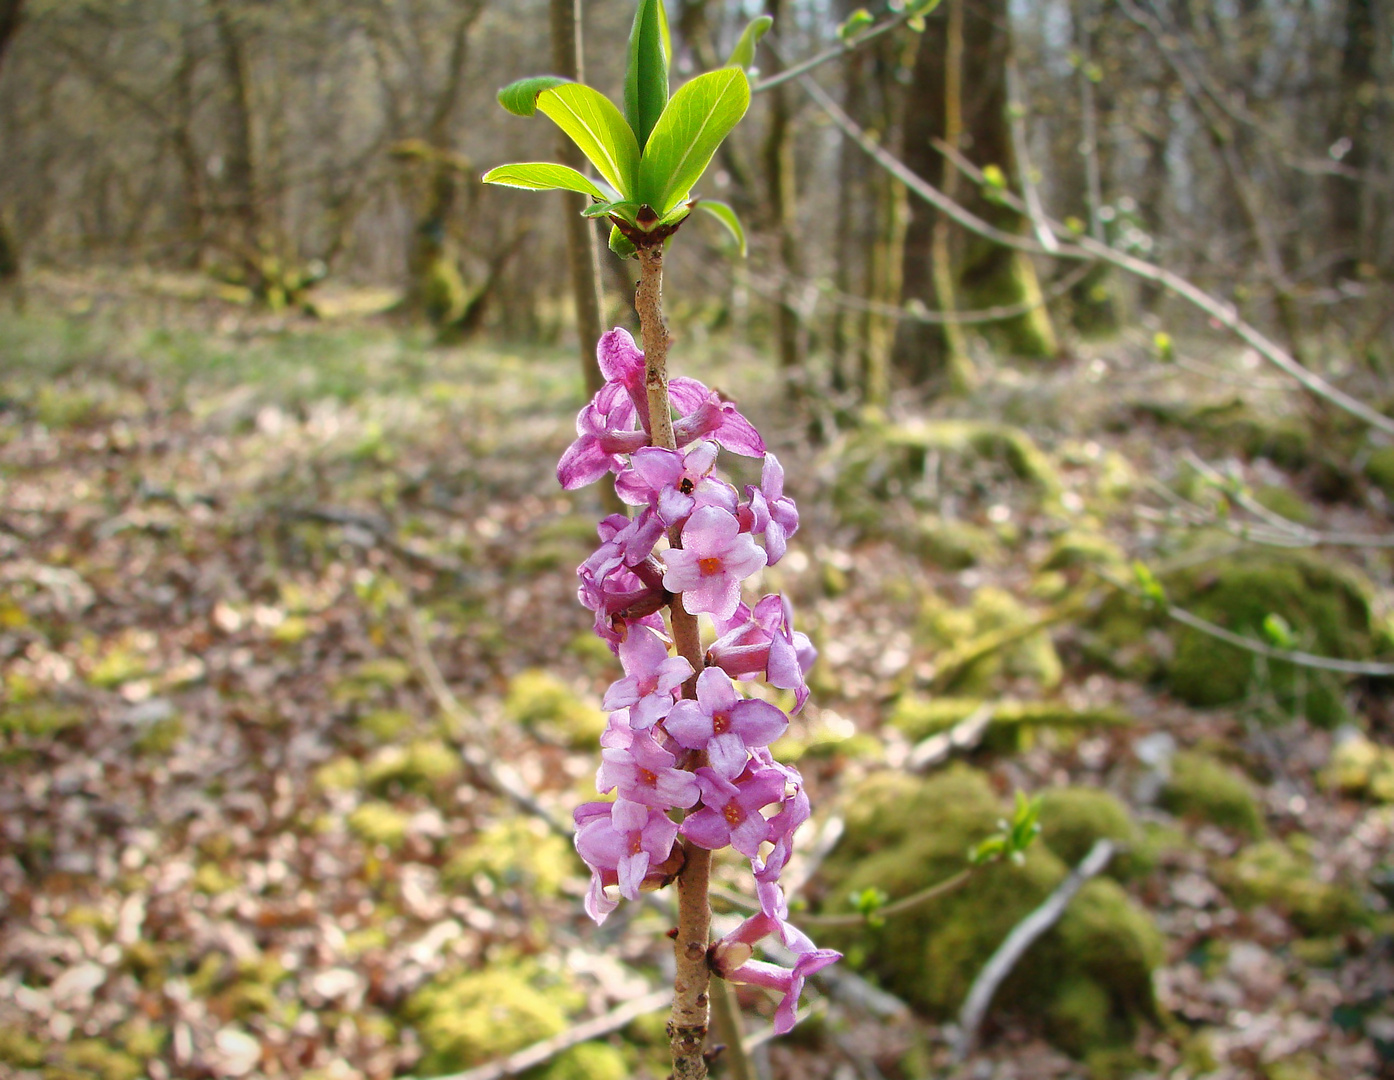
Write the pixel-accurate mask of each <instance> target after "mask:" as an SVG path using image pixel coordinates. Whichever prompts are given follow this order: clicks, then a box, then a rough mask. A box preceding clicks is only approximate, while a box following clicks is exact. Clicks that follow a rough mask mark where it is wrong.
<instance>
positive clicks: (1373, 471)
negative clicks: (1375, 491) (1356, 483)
mask: <svg viewBox="0 0 1394 1080" xmlns="http://www.w3.org/2000/svg"><path fill="white" fill-rule="evenodd" d="M1365 478H1366V479H1367V480H1369V481H1370V483H1372V484H1374V485H1375V487H1377V488H1379V489H1380V491H1382V492H1384V497H1385V498H1386V499H1387V500H1389V502H1390V503H1391V504H1394V446H1381V447H1380V448H1379V449H1378V450H1375V451H1374V452H1373V453H1371V454H1370V456H1369V458H1368V459H1367V460H1366V462H1365Z"/></svg>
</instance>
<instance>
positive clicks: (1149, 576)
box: [1133, 559, 1167, 608]
mask: <svg viewBox="0 0 1394 1080" xmlns="http://www.w3.org/2000/svg"><path fill="white" fill-rule="evenodd" d="M1133 579H1134V580H1135V581H1136V582H1137V587H1138V590H1139V591H1140V592H1141V593H1142V599H1143V601H1144V602H1145V603H1146V604H1147V605H1148V606H1149V607H1152V606H1155V607H1159V608H1162V607H1166V602H1167V594H1166V590H1165V589H1163V588H1162V583H1161V582H1160V581H1158V580H1157V575H1156V574H1154V573H1152V569H1151V567H1149V566H1148V565H1147V564H1146V563H1145V562H1143V561H1141V560H1140V559H1135V560H1133Z"/></svg>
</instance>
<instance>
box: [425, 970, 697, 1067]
mask: <svg viewBox="0 0 1394 1080" xmlns="http://www.w3.org/2000/svg"><path fill="white" fill-rule="evenodd" d="M669 994H670V991H669V990H667V989H663V990H655V991H653V992H652V993H650V994H645V995H644V996H643V997H640V998H635V999H634V1000H633V1001H626V1002H625V1003H624V1004H623V1005H619V1006H616V1007H615V1008H613V1009H611V1010H610V1011H609V1012H607V1013H606V1014H605V1015H604V1016H597V1017H596V1018H595V1019H594V1020H585V1021H583V1022H581V1023H579V1024H577V1025H575V1026H574V1027H570V1028H567V1029H566V1030H565V1031H563V1032H562V1033H561V1034H559V1035H554V1036H552V1038H550V1039H543V1040H542V1041H541V1042H538V1043H533V1044H532V1045H531V1046H528V1047H525V1048H523V1049H522V1050H519V1051H518V1052H517V1053H516V1054H510V1055H509V1056H508V1057H506V1058H503V1059H502V1060H500V1061H491V1062H489V1063H488V1064H487V1065H477V1066H475V1067H474V1068H473V1069H466V1070H465V1071H464V1072H457V1073H448V1074H446V1075H444V1076H436V1077H432V1078H431V1080H503V1077H506V1076H516V1075H517V1074H518V1073H521V1072H526V1071H527V1070H528V1069H532V1068H536V1067H537V1066H538V1065H541V1064H543V1063H544V1062H547V1061H550V1060H551V1059H552V1058H554V1057H556V1056H557V1055H558V1054H560V1053H562V1052H563V1051H564V1050H570V1049H571V1048H572V1047H573V1046H579V1045H580V1044H581V1043H584V1042H590V1041H591V1040H592V1039H598V1038H600V1036H602V1035H608V1034H610V1032H612V1031H618V1030H619V1029H620V1028H622V1027H624V1026H625V1025H626V1024H628V1023H630V1022H631V1021H633V1020H637V1019H638V1018H639V1017H641V1016H647V1015H648V1014H649V1013H651V1012H657V1011H658V1010H659V1009H661V1008H663V1007H664V1006H665V1005H667V1004H668V998H669Z"/></svg>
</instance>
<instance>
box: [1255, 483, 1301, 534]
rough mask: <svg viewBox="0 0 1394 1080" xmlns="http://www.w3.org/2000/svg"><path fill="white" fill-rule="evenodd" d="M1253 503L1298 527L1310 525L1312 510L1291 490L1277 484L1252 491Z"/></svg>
mask: <svg viewBox="0 0 1394 1080" xmlns="http://www.w3.org/2000/svg"><path fill="white" fill-rule="evenodd" d="M1254 501H1255V502H1256V503H1258V504H1259V505H1260V506H1262V507H1263V508H1264V509H1265V510H1270V511H1272V512H1273V513H1275V514H1277V515H1278V516H1279V517H1284V518H1287V519H1288V520H1289V521H1295V522H1297V523H1298V524H1299V525H1310V524H1311V523H1312V508H1311V507H1310V506H1308V505H1307V504H1306V503H1305V502H1303V501H1302V498H1301V496H1299V495H1298V494H1297V493H1296V492H1295V491H1293V490H1292V489H1291V488H1286V487H1281V486H1279V485H1277V484H1269V485H1267V486H1265V487H1261V488H1257V489H1256V490H1255V491H1254Z"/></svg>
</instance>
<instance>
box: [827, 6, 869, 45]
mask: <svg viewBox="0 0 1394 1080" xmlns="http://www.w3.org/2000/svg"><path fill="white" fill-rule="evenodd" d="M875 21H876V20H875V19H874V18H872V17H871V12H869V11H867V10H866V8H857V10H856V11H854V12H852V14H850V15H848V16H847V18H846V20H844V21H843V23H842V25H841V26H839V27H838V28H837V36H838V40H840V41H848V40H850V39H851V38H854V37H856V36H857V35H858V34H860V33H861V32H862V31H863V30H865V29H866V28H867V27H868V26H870V25H871V24H872V23H874V22H875Z"/></svg>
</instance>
